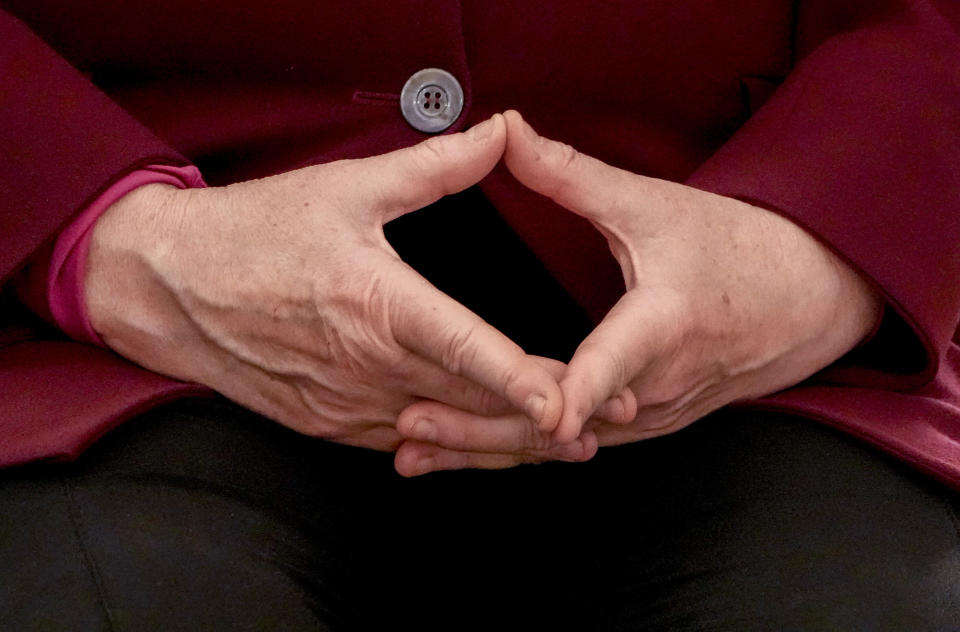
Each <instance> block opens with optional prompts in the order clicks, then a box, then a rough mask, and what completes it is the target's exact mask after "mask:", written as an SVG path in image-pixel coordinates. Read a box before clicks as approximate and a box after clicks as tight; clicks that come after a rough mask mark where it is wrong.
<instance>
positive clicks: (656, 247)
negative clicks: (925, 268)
mask: <svg viewBox="0 0 960 632" xmlns="http://www.w3.org/2000/svg"><path fill="white" fill-rule="evenodd" d="M505 116H506V120H507V147H506V151H505V160H506V163H507V166H508V168H509V169H510V171H511V173H513V175H514V176H515V177H516V178H517V179H518V180H519V181H520V182H522V183H523V184H525V185H526V186H528V187H530V188H531V189H533V190H534V191H537V192H539V193H542V194H544V195H547V196H549V197H551V198H552V199H553V200H554V201H556V202H557V203H558V204H560V205H561V206H563V207H565V208H567V209H569V210H570V211H572V212H574V213H577V214H579V215H581V216H583V217H585V218H587V219H588V220H590V222H592V223H593V225H594V226H595V227H596V228H597V229H598V230H599V231H600V232H601V233H603V235H604V236H605V237H606V239H607V242H608V244H609V246H610V250H611V252H612V253H613V255H614V256H615V257H616V259H617V261H618V262H619V264H620V267H621V269H622V272H623V277H624V280H625V282H626V288H627V290H626V293H625V294H624V296H623V297H622V298H621V299H620V301H619V302H618V303H617V304H616V305H615V306H614V307H613V309H612V310H611V311H610V312H609V313H608V314H607V316H606V317H605V318H604V320H603V321H602V322H601V323H600V324H599V325H598V326H597V328H596V329H595V330H594V331H593V332H592V333H591V334H590V335H589V336H588V337H587V338H586V339H585V340H584V341H583V343H582V344H581V345H580V347H579V348H578V349H577V351H576V353H575V355H574V357H573V358H572V359H571V361H570V364H569V366H568V368H567V369H566V371H565V372H564V374H563V375H562V376H561V379H560V386H561V390H562V392H563V400H564V407H563V413H562V418H561V420H560V423H559V425H558V427H557V429H556V431H555V432H554V435H553V438H554V440H556V441H558V442H560V443H564V442H570V441H576V440H578V439H577V438H578V437H581V438H583V437H586V438H587V439H588V440H589V441H590V442H592V441H594V440H597V441H598V442H599V445H601V446H602V445H615V444H622V443H628V442H632V441H638V440H641V439H646V438H650V437H656V436H659V435H663V434H667V433H671V432H675V431H676V430H679V429H681V428H683V427H684V426H686V425H688V424H690V423H692V422H694V421H695V420H697V419H699V418H701V417H703V416H704V415H706V414H708V413H710V412H711V411H714V410H716V409H718V408H720V407H722V406H724V405H726V404H728V403H730V402H733V401H735V400H741V399H747V398H755V397H759V396H762V395H766V394H769V393H772V392H775V391H778V390H781V389H783V388H786V387H789V386H791V385H794V384H796V383H798V382H800V381H801V380H803V379H804V378H806V377H808V376H810V375H812V374H813V373H815V372H816V371H818V370H820V369H822V368H824V367H826V366H827V365H829V364H830V363H832V362H834V361H835V360H836V359H838V358H839V357H840V356H842V355H843V354H845V353H846V352H847V351H849V350H850V349H851V348H852V347H854V346H855V345H856V344H857V343H858V342H859V341H861V340H862V339H863V338H864V336H865V335H867V334H868V333H869V332H870V331H871V330H872V328H873V327H874V325H875V323H876V322H877V320H878V318H879V315H880V313H881V299H880V298H879V296H878V295H877V294H876V293H875V291H874V290H873V289H872V288H871V287H870V285H869V284H868V283H867V282H866V281H865V280H864V279H863V278H861V277H860V276H859V275H858V274H857V273H856V272H855V271H854V270H853V269H852V268H851V267H849V266H848V265H846V264H845V263H844V262H843V261H841V260H840V259H839V258H838V257H837V256H836V255H834V254H833V253H832V252H831V251H830V250H829V249H828V248H826V247H825V246H824V245H823V244H821V243H820V242H818V241H817V240H816V239H815V238H814V237H812V236H811V235H810V234H808V233H806V232H805V231H804V230H802V229H801V228H799V227H798V226H796V225H795V224H793V223H792V222H790V221H788V220H786V219H784V218H783V217H780V216H779V215H777V214H775V213H772V212H769V211H767V210H765V209H761V208H757V207H755V206H752V205H750V204H746V203H744V202H741V201H738V200H735V199H730V198H726V197H722V196H718V195H714V194H711V193H706V192H703V191H700V190H697V189H693V188H691V187H687V186H684V185H682V184H677V183H673V182H667V181H663V180H657V179H653V178H647V177H644V176H640V175H637V174H634V173H630V172H628V171H624V170H622V169H617V168H615V167H611V166H609V165H606V164H604V163H602V162H600V161H599V160H596V159H594V158H591V157H589V156H586V155H583V154H581V153H578V152H577V151H576V150H574V149H573V148H571V147H569V146H568V145H564V144H562V143H558V142H555V141H552V140H548V139H545V138H543V137H540V136H538V135H537V134H536V132H534V131H533V129H531V128H530V126H529V125H527V124H526V122H525V121H523V119H522V118H521V117H520V115H519V114H518V113H516V112H507V113H506V115H505ZM624 387H626V390H625V391H622V392H621V389H624ZM618 392H621V395H620V397H619V399H618V401H619V402H620V405H621V406H622V408H621V409H620V410H619V411H618V412H619V413H620V415H622V416H623V417H626V418H628V419H627V421H629V423H626V424H624V423H618V424H614V423H609V422H602V421H598V420H596V419H591V415H593V414H594V412H595V411H596V410H597V409H598V406H600V404H601V402H604V401H605V400H607V399H608V398H610V397H612V396H614V395H615V394H616V393H618ZM608 416H610V417H618V416H617V415H608ZM424 419H428V420H430V421H431V422H432V423H431V424H429V425H425V424H423V423H422V421H421V420H424ZM618 420H619V421H620V422H623V421H624V419H623V418H622V417H618ZM478 426H479V427H482V428H484V433H483V436H482V437H481V438H477V437H474V440H473V441H472V442H466V441H464V440H463V437H464V436H465V435H467V434H468V432H469V430H468V428H475V427H478ZM424 427H427V428H429V430H430V433H429V434H427V433H424V431H423V429H424ZM399 428H400V431H401V433H402V434H403V435H404V436H405V437H407V438H408V439H410V441H408V442H407V443H405V444H404V445H403V446H401V448H400V450H399V452H398V454H397V462H398V469H399V470H400V471H401V472H404V473H406V474H408V475H414V474H421V473H425V472H428V471H432V470H441V469H454V468H462V467H488V468H499V467H509V466H511V465H516V464H518V463H524V462H529V461H530V460H531V457H530V453H529V450H530V449H531V448H532V447H534V446H536V445H538V442H541V441H543V439H542V438H540V437H536V433H532V432H531V430H530V428H529V424H528V423H526V424H525V423H524V420H523V418H522V415H518V414H511V413H507V414H499V415H493V416H491V415H487V416H484V415H478V414H474V413H472V412H470V411H466V410H462V409H461V410H458V409H456V407H454V406H449V405H444V404H442V403H435V402H420V403H416V404H414V405H412V406H411V407H409V408H407V409H406V410H405V411H403V413H402V414H401V419H400V423H399ZM592 435H595V437H594V436H592ZM581 440H582V439H581ZM482 442H485V443H483V444H482V445H481V443H482Z"/></svg>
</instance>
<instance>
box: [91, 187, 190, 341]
mask: <svg viewBox="0 0 960 632" xmlns="http://www.w3.org/2000/svg"><path fill="white" fill-rule="evenodd" d="M190 193H191V191H190V190H189V189H186V190H183V189H180V188H178V187H176V186H174V185H172V184H166V183H150V184H145V185H143V186H140V187H137V188H136V189H134V190H133V191H131V192H130V193H128V194H126V195H124V196H123V197H122V198H120V199H119V200H117V201H116V202H115V203H113V204H112V205H110V207H109V208H108V209H107V210H106V211H105V212H104V213H103V215H101V216H100V218H99V219H98V220H97V222H96V225H95V226H94V228H93V233H92V236H91V240H90V250H89V253H88V255H87V266H86V273H85V278H84V300H85V303H86V308H87V316H88V318H89V321H90V324H91V326H92V328H93V330H94V331H95V332H96V333H97V335H98V336H100V338H101V339H102V340H103V341H104V342H105V343H106V344H107V345H108V346H110V347H111V348H114V349H115V350H117V351H119V352H121V353H122V352H123V347H124V345H125V344H129V340H130V339H131V338H136V337H138V336H131V335H130V334H131V333H132V332H138V335H142V334H144V333H149V335H151V336H162V337H171V336H173V335H174V333H175V331H176V327H175V326H172V325H173V323H174V322H175V320H176V319H172V320H171V318H170V316H171V314H170V312H171V310H169V309H164V306H165V305H167V300H166V298H167V297H166V294H167V292H166V290H165V288H164V284H163V281H162V278H160V276H159V273H158V270H161V269H162V268H163V266H161V265H160V263H161V261H162V260H163V258H164V256H165V253H166V252H168V251H169V249H170V247H171V246H170V245H171V244H172V243H173V242H174V241H175V236H174V233H175V232H176V231H177V229H178V227H179V226H180V225H181V224H182V218H183V213H184V207H185V203H184V199H183V198H185V197H186V196H189V194H190ZM125 341H128V342H125Z"/></svg>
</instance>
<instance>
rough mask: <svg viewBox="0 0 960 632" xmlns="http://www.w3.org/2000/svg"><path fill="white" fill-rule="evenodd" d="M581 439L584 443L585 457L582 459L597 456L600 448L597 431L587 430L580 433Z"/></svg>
mask: <svg viewBox="0 0 960 632" xmlns="http://www.w3.org/2000/svg"><path fill="white" fill-rule="evenodd" d="M580 441H581V443H582V444H583V458H582V459H581V461H589V460H590V459H592V458H593V457H595V456H597V452H598V451H599V450H600V441H599V440H598V439H597V435H596V433H594V432H591V431H589V430H587V431H585V432H584V433H583V434H581V435H580Z"/></svg>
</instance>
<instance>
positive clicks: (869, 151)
mask: <svg viewBox="0 0 960 632" xmlns="http://www.w3.org/2000/svg"><path fill="white" fill-rule="evenodd" d="M798 6H799V9H798V14H797V17H796V32H795V51H796V53H795V54H796V57H797V59H798V62H797V63H796V65H795V67H794V70H793V71H792V72H791V74H790V75H789V77H788V78H787V79H786V81H785V82H784V83H783V85H782V86H780V87H779V88H778V89H777V90H776V91H775V92H774V94H773V96H772V97H771V98H770V99H769V100H768V101H767V102H766V103H765V104H764V105H763V106H762V107H760V109H759V110H758V111H757V112H756V113H755V114H754V115H753V116H752V117H751V119H750V120H749V121H748V122H747V123H746V125H745V126H744V127H742V128H741V129H740V130H739V131H738V132H737V133H736V134H735V135H734V136H733V137H732V138H731V139H730V140H729V141H728V142H727V143H726V144H725V145H724V146H723V147H722V148H721V149H720V150H719V151H718V152H717V153H716V154H715V155H714V156H713V157H712V158H711V159H710V160H709V161H707V162H706V163H705V164H704V165H703V166H702V167H701V168H700V169H698V170H697V172H696V173H694V174H693V175H692V177H691V178H690V179H689V181H688V184H690V185H692V186H695V187H698V188H702V189H705V190H709V191H712V192H715V193H718V194H721V195H726V196H730V197H735V198H739V199H742V200H744V201H747V202H750V203H753V204H756V205H758V206H762V207H765V208H768V209H770V210H773V211H775V212H778V213H782V214H783V215H785V216H787V217H789V218H790V219H792V220H793V221H795V222H796V223H798V224H799V225H801V226H803V227H805V228H806V229H807V230H808V231H810V232H811V233H812V234H814V235H815V236H817V237H818V238H819V239H821V240H822V241H823V242H824V243H826V244H827V245H828V246H830V247H831V248H832V249H834V250H835V251H836V252H837V253H839V254H840V255H841V256H842V257H843V258H844V259H845V260H847V261H848V262H849V263H850V264H852V265H853V266H854V267H856V268H857V269H858V270H859V271H861V273H862V274H863V275H864V276H865V277H867V278H868V279H870V280H872V282H873V283H874V284H875V285H876V287H877V288H879V289H880V291H881V292H883V293H884V295H885V297H886V299H887V304H888V309H887V313H888V316H887V318H886V319H885V324H884V327H883V329H884V330H885V332H886V333H885V334H884V333H882V334H881V335H880V336H879V338H878V340H876V341H874V343H871V344H873V345H874V346H876V351H878V352H879V355H880V356H883V355H886V357H885V358H882V357H881V358H880V359H879V360H878V361H879V362H880V364H881V365H885V366H887V367H893V370H894V371H895V372H896V371H899V372H900V373H905V374H903V375H899V376H891V375H890V374H889V372H881V371H877V372H876V374H875V375H873V376H872V377H871V379H870V381H871V382H872V383H873V384H874V385H879V384H877V382H878V380H879V381H880V382H884V381H885V382H886V385H887V386H890V387H893V388H910V387H913V386H917V385H918V384H921V383H924V382H927V381H929V379H931V378H932V377H933V375H934V374H935V372H936V370H937V367H938V365H939V363H940V359H941V357H942V356H943V354H944V353H945V351H946V348H947V346H948V345H949V344H950V340H951V338H952V337H953V336H954V332H955V330H956V328H957V321H958V315H960V35H958V28H960V9H958V8H956V7H957V5H956V4H948V3H947V2H946V0H943V2H942V5H941V4H937V3H933V2H924V1H899V0H890V1H878V0H861V1H859V2H846V3H840V2H835V1H834V0H811V1H807V2H800V3H798ZM948 7H949V8H948ZM891 308H892V309H891ZM898 322H899V323H900V324H899V326H898ZM911 358H912V359H911ZM875 359H876V354H875ZM911 365H912V366H911ZM861 375H862V373H861ZM884 376H885V377H886V378H887V379H886V380H884V379H882V378H883V377H884ZM891 377H892V379H890V378H891Z"/></svg>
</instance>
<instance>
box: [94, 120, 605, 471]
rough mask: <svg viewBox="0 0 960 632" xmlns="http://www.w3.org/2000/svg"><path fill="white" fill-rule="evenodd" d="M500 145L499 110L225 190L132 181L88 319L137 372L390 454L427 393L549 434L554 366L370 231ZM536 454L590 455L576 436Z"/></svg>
mask: <svg viewBox="0 0 960 632" xmlns="http://www.w3.org/2000/svg"><path fill="white" fill-rule="evenodd" d="M505 139H506V128H505V123H504V119H503V117H502V116H500V115H496V116H494V117H493V118H492V119H491V120H489V121H487V122H485V123H484V124H481V125H478V126H477V127H475V128H474V129H473V130H471V131H469V132H467V133H465V134H451V135H446V136H440V137H436V138H431V139H430V140H428V141H426V142H424V143H421V144H419V145H416V146H413V147H410V148H407V149H403V150H399V151H396V152H392V153H389V154H384V155H381V156H375V157H372V158H367V159H363V160H346V161H339V162H334V163H330V164H324V165H319V166H313V167H307V168H304V169H300V170H297V171H292V172H289V173H285V174H281V175H278V176H274V177H270V178H265V179H262V180H256V181H249V182H242V183H238V184H235V185H231V186H228V187H217V188H209V189H199V190H180V189H177V188H175V187H171V186H167V185H160V184H155V185H148V186H145V187H141V188H140V189H137V190H136V191H134V192H133V193H131V194H129V195H127V196H125V197H124V198H123V199H122V200H120V201H119V202H118V203H117V204H115V205H113V206H112V207H111V208H110V209H109V210H108V212H107V213H106V214H105V215H104V216H103V217H102V218H101V219H100V220H99V221H98V223H97V225H96V228H95V231H94V235H93V240H92V245H91V251H90V255H89V258H88V267H87V278H86V284H85V288H86V301H87V306H88V311H89V316H90V319H91V323H92V324H93V326H94V328H95V330H96V331H97V332H98V334H99V335H100V336H101V337H102V339H103V340H104V341H105V343H106V344H107V345H108V346H110V347H111V348H112V349H114V350H116V351H117V352H118V353H120V354H122V355H124V356H126V357H127V358H129V359H131V360H133V361H134V362H136V363H138V364H140V365H142V366H144V367H147V368H149V369H152V370H154V371H157V372H159V373H162V374H165V375H169V376H173V377H176V378H179V379H182V380H188V381H194V382H198V383H201V384H205V385H207V386H210V387H211V388H213V389H215V390H216V391H218V392H220V393H222V394H224V395H225V396H227V397H229V398H230V399H232V400H234V401H236V402H238V403H240V404H242V405H244V406H247V407H249V408H251V409H253V410H256V411H258V412H260V413H262V414H264V415H267V416H269V417H271V418H273V419H275V420H277V421H279V422H280V423H283V424H285V425H287V426H289V427H291V428H293V429H295V430H298V431H300V432H303V433H306V434H309V435H312V436H317V437H324V438H328V439H331V440H334V441H338V442H342V443H345V444H350V445H357V446H364V447H369V448H375V449H379V450H393V449H395V448H396V447H397V446H398V445H399V443H400V442H401V440H402V439H401V437H400V435H399V434H398V433H397V431H396V428H395V424H396V420H397V416H398V414H399V412H400V411H401V410H403V409H404V408H405V407H408V406H410V405H411V404H413V403H414V402H416V401H420V400H421V399H424V398H426V399H429V400H431V401H437V402H444V403H446V404H449V405H451V406H454V407H456V408H457V409H463V410H470V411H474V412H477V413H484V412H485V413H488V414H490V413H493V412H497V411H506V410H523V411H525V412H526V414H527V415H529V416H528V417H527V418H526V423H527V424H528V425H530V426H533V425H534V424H533V423H532V422H531V421H530V418H532V419H534V420H536V421H537V422H538V423H539V424H541V425H542V427H543V428H544V429H546V430H550V429H552V428H554V427H555V426H556V425H557V423H558V421H559V418H560V413H561V407H562V400H561V393H560V388H559V385H558V383H557V380H556V378H555V377H554V374H556V373H557V369H556V367H555V365H554V364H553V363H550V362H548V361H546V360H542V359H537V358H533V357H530V356H527V355H526V354H524V353H523V351H522V350H521V349H520V348H519V347H518V346H517V345H516V344H514V343H513V342H511V341H510V340H508V339H507V338H505V337H504V336H503V335H502V334H500V333H499V332H498V331H496V330H495V329H493V328H491V327H490V326H489V325H487V324H486V323H484V322H483V321H482V320H481V319H479V318H478V317H477V316H476V315H474V314H473V313H471V312H470V311H469V310H467V309H466V308H464V307H463V306H461V305H460V304H458V303H456V302H455V301H453V300H451V299H450V298H449V297H447V296H446V295H444V294H442V293H441V292H439V291H438V290H436V289H435V288H434V287H433V286H431V285H430V284H429V283H428V282H427V281H426V280H424V279H423V278H422V277H420V276H419V275H418V274H417V273H416V272H414V271H413V270H412V269H411V268H410V267H408V266H407V265H405V264H404V263H403V262H402V261H400V259H399V258H398V257H397V255H396V253H395V252H394V251H393V249H392V248H391V247H390V245H389V244H388V243H387V241H386V240H385V239H384V236H383V230H382V228H383V224H384V223H385V222H387V221H390V220H391V219H394V218H396V217H398V216H400V215H402V214H404V213H407V212H411V211H415V210H416V209H418V208H422V207H424V206H426V205H428V204H430V203H431V202H433V201H434V200H436V199H438V198H440V197H442V196H444V195H447V194H450V193H454V192H457V191H460V190H462V189H464V188H466V187H468V186H470V185H472V184H474V183H476V182H477V181H479V180H480V179H481V178H483V177H484V176H485V175H486V174H487V173H488V172H489V171H490V169H492V168H493V166H494V165H495V164H496V163H497V162H498V161H499V160H500V158H501V156H502V153H503V150H504V147H505ZM541 448H542V450H541V452H540V456H541V457H542V458H548V457H549V458H561V459H571V460H582V459H584V458H589V456H591V455H592V451H591V450H590V449H589V446H586V447H585V446H584V445H583V444H582V442H574V443H573V444H567V445H559V446H558V445H557V444H556V442H550V443H549V445H548V444H544V445H542V446H541ZM595 449H596V448H595V445H594V446H593V449H592V450H593V451H595Z"/></svg>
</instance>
